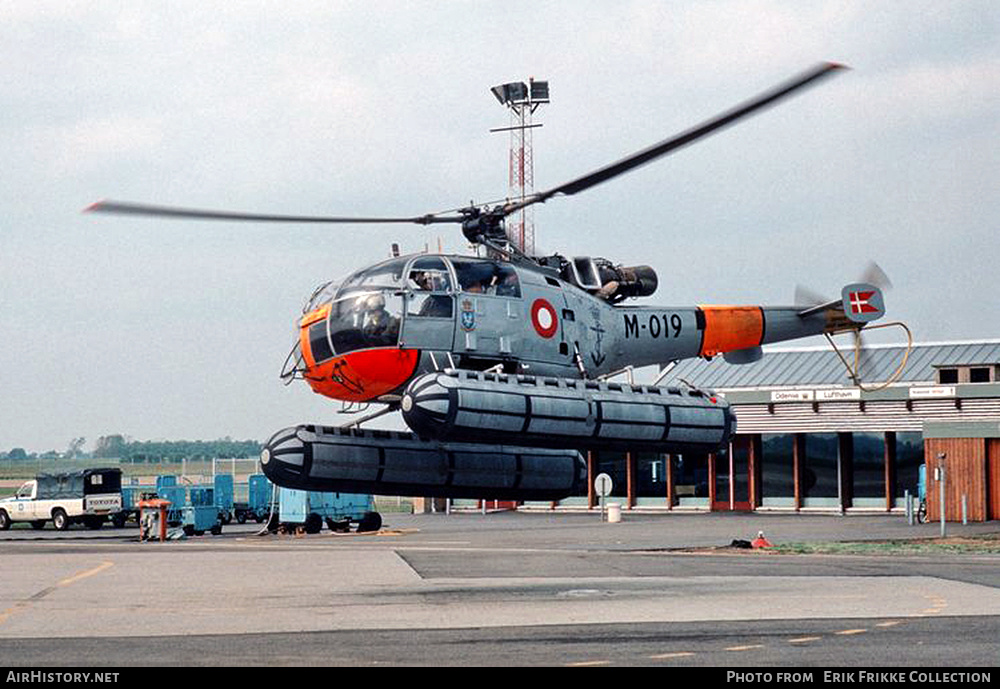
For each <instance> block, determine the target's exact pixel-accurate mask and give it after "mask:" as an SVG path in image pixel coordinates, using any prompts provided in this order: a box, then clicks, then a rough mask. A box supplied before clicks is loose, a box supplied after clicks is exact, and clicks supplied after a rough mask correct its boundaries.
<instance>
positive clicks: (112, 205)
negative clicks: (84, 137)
mask: <svg viewBox="0 0 1000 689" xmlns="http://www.w3.org/2000/svg"><path fill="white" fill-rule="evenodd" d="M84 210H85V212H88V213H117V214H121V215H142V216H150V217H169V218H189V219H192V220H250V221H254V222H289V223H415V224H417V225H431V224H435V223H460V222H462V221H463V220H465V216H462V215H433V214H428V215H421V216H417V217H410V218H399V217H396V218H366V217H362V218H351V217H336V216H323V215H274V214H258V213H241V212H232V211H212V210H199V209H196V208H175V207H173V206H153V205H149V204H143V203H127V202H122V201H98V202H97V203H93V204H91V205H89V206H87V208H85V209H84Z"/></svg>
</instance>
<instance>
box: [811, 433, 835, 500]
mask: <svg viewBox="0 0 1000 689" xmlns="http://www.w3.org/2000/svg"><path fill="white" fill-rule="evenodd" d="M839 445H840V441H839V438H838V437H837V434H836V433H810V434H809V435H807V436H806V457H805V462H804V466H803V469H802V497H803V499H804V500H814V501H816V500H817V499H820V501H819V502H814V504H816V505H828V504H829V505H834V504H836V500H837V499H838V498H839V497H840V491H839V489H838V488H839V486H838V485H837V456H838V454H839ZM831 499H832V500H834V502H832V503H831V502H830V500H831ZM803 504H805V503H803Z"/></svg>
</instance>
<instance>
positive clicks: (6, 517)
mask: <svg viewBox="0 0 1000 689" xmlns="http://www.w3.org/2000/svg"><path fill="white" fill-rule="evenodd" d="M121 509H122V472H121V469H84V470H83V471H74V472H69V473H63V474H39V475H38V476H37V477H36V478H35V479H34V480H33V481H28V482H27V483H25V484H24V485H23V486H21V487H20V488H19V489H18V491H17V493H16V494H15V495H14V497H12V498H5V499H3V500H0V531H3V530H5V529H9V528H10V525H11V524H12V523H13V522H29V523H30V524H31V525H32V526H33V527H34V528H36V529H41V528H44V527H45V522H47V521H49V520H50V519H51V520H52V524H53V526H55V527H56V529H58V530H60V531H63V530H65V529H68V528H69V526H70V524H74V523H76V522H82V523H83V524H84V525H86V526H87V527H88V528H91V529H99V528H101V525H102V524H103V523H104V522H105V521H107V519H108V517H109V516H110V515H113V514H116V513H118V512H120V511H121Z"/></svg>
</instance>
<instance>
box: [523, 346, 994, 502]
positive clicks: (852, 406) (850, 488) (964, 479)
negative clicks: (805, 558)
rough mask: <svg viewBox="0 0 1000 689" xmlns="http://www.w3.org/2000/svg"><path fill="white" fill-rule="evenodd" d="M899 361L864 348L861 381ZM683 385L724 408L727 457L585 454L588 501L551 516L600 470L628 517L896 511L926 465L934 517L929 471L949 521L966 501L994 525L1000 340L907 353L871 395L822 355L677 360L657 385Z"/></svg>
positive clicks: (882, 350)
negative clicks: (730, 416) (732, 423)
mask: <svg viewBox="0 0 1000 689" xmlns="http://www.w3.org/2000/svg"><path fill="white" fill-rule="evenodd" d="M905 354H906V348H905V347H904V346H889V345H875V346H871V347H869V348H866V349H865V351H864V353H863V356H862V359H861V363H860V374H861V378H862V380H864V381H870V382H871V383H870V385H871V386H874V385H875V384H876V383H877V382H879V381H885V380H887V379H889V378H890V377H891V376H892V375H893V373H894V371H896V369H897V368H898V367H899V365H900V363H901V362H902V358H903V357H904V355H905ZM848 360H850V357H848ZM682 380H683V381H686V383H689V384H691V385H694V386H696V387H698V388H702V389H709V390H714V391H715V392H717V393H719V394H721V395H723V396H724V397H725V398H726V399H727V400H729V402H730V403H731V404H732V405H733V408H734V410H735V412H736V418H737V431H736V436H735V437H734V439H733V442H732V443H731V444H730V446H729V448H728V449H727V450H726V451H723V452H720V453H718V454H713V455H692V456H688V455H674V456H670V455H656V454H651V453H621V452H619V453H611V452H602V453H591V454H590V455H589V456H588V473H589V475H590V478H591V480H590V481H589V484H590V488H589V489H588V494H587V495H580V496H576V497H573V498H569V499H566V500H563V501H561V502H560V503H558V504H556V505H549V507H555V508H557V509H558V508H573V507H575V508H580V507H588V506H594V505H596V504H597V502H598V498H597V496H595V495H594V492H593V478H594V477H596V476H597V475H598V474H599V473H607V474H609V475H610V476H611V477H612V479H613V482H614V489H613V492H612V498H613V499H614V500H615V501H616V502H619V503H621V504H622V507H623V508H625V509H655V510H703V511H724V510H742V511H752V510H775V511H788V512H808V511H834V512H852V511H862V510H867V511H893V510H899V511H902V510H904V509H905V494H906V491H909V492H910V493H911V494H914V495H916V493H917V488H918V480H919V472H920V465H921V464H923V463H925V462H926V463H927V466H928V467H929V469H928V474H927V478H928V480H927V503H928V510H929V516H930V518H931V519H937V518H938V493H937V490H938V486H939V485H940V484H939V483H938V482H937V481H936V480H935V477H936V476H937V475H938V472H937V471H936V469H937V468H938V467H939V465H943V466H944V468H945V476H946V481H945V496H946V518H947V519H949V520H956V521H957V520H961V518H962V515H961V509H962V507H961V505H962V500H963V497H964V499H965V503H966V507H967V514H968V519H969V520H970V521H985V520H990V519H998V518H1000V340H984V341H975V342H954V343H935V344H917V345H914V347H913V349H912V351H911V352H910V354H909V357H908V359H907V361H906V366H905V368H904V369H903V372H902V374H901V375H900V376H899V378H898V379H897V380H896V382H895V383H893V384H892V385H890V386H889V387H886V388H884V389H882V390H875V391H871V392H869V391H866V390H862V389H859V388H858V387H856V386H854V385H853V383H852V381H851V380H850V378H849V376H848V373H847V370H846V368H845V366H844V364H843V363H842V362H841V360H840V359H839V358H838V356H837V354H836V352H834V351H833V350H832V349H830V348H829V347H826V346H823V347H812V348H796V349H777V350H772V351H768V352H765V353H764V357H763V359H761V360H760V361H757V362H755V363H752V364H742V365H731V364H728V363H726V362H725V360H724V359H723V358H722V357H716V358H715V359H713V360H711V361H705V360H702V359H691V360H686V361H682V362H679V363H678V364H677V365H676V366H675V367H674V368H672V369H671V370H670V372H669V373H668V374H667V376H666V378H665V382H664V383H663V384H667V385H684V384H685V383H682V382H681V381H682ZM535 506H536V507H540V505H535Z"/></svg>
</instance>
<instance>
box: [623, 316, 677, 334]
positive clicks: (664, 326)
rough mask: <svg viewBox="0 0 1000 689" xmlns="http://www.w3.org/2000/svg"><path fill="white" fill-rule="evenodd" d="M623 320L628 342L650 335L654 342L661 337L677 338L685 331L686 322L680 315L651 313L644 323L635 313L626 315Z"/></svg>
mask: <svg viewBox="0 0 1000 689" xmlns="http://www.w3.org/2000/svg"><path fill="white" fill-rule="evenodd" d="M622 318H623V319H624V321H625V339H626V340H627V339H631V338H639V337H642V336H644V335H649V337H651V338H653V339H654V340H655V339H657V338H659V337H661V336H662V337H663V338H671V337H673V338H677V337H680V336H681V332H682V331H683V329H684V322H683V321H682V319H681V316H680V314H678V313H650V314H649V315H648V316H647V317H645V318H644V320H642V321H640V317H639V316H638V315H637V314H635V313H624V314H622Z"/></svg>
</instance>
